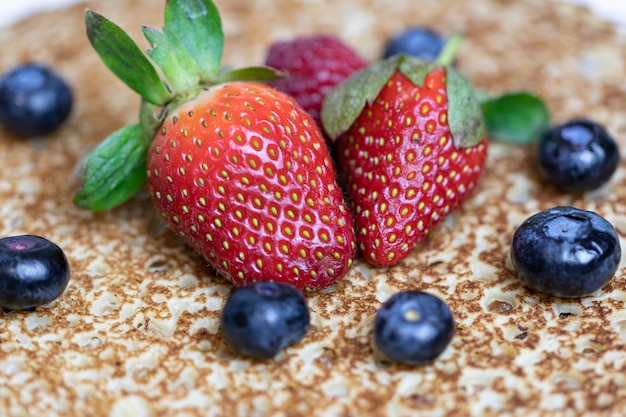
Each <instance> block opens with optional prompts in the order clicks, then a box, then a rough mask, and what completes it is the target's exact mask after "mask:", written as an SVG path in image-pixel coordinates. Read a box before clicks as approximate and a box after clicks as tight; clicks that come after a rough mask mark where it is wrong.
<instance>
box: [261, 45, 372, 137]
mask: <svg viewBox="0 0 626 417" xmlns="http://www.w3.org/2000/svg"><path fill="white" fill-rule="evenodd" d="M265 64H266V65H268V66H270V67H273V68H276V69H279V70H281V71H284V72H287V73H288V75H289V76H288V77H287V78H284V79H279V80H276V81H272V82H271V83H270V85H272V86H273V87H275V88H276V89H277V90H279V91H282V92H284V93H286V94H289V95H290V96H292V97H293V98H294V99H295V100H296V102H297V103H298V104H300V106H302V108H303V109H304V110H306V111H307V112H309V114H310V115H311V116H312V117H313V119H314V120H315V121H316V122H317V123H318V124H319V125H320V126H321V120H320V111H321V108H322V101H323V100H324V97H326V94H327V93H328V91H330V89H331V88H332V87H334V86H335V85H337V84H339V83H340V82H341V81H343V80H344V79H345V78H347V77H348V76H350V75H352V74H353V73H354V72H356V71H358V70H360V69H363V68H365V67H366V66H367V62H366V61H365V60H364V59H363V58H361V57H360V56H359V54H357V52H356V51H354V50H353V49H352V48H351V47H349V46H348V45H346V44H345V43H344V42H342V41H341V40H340V39H339V38H338V37H336V36H333V35H328V34H318V35H309V36H300V37H297V38H294V39H291V40H288V41H279V42H275V43H273V44H272V45H271V46H270V48H269V50H268V53H267V57H266V59H265Z"/></svg>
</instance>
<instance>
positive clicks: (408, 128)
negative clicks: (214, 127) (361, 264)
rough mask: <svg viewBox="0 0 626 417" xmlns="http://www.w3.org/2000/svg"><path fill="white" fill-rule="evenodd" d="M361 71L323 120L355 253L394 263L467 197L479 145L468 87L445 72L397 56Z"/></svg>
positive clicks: (479, 163)
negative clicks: (351, 219) (347, 205)
mask: <svg viewBox="0 0 626 417" xmlns="http://www.w3.org/2000/svg"><path fill="white" fill-rule="evenodd" d="M368 71H369V72H371V74H365V75H364V76H363V78H364V80H362V79H361V78H360V77H355V78H352V79H350V80H349V81H348V82H347V83H342V85H341V86H340V87H338V88H337V89H334V90H333V91H332V92H331V93H330V94H329V96H328V97H327V100H326V101H325V104H324V109H323V113H322V116H323V117H322V120H323V121H324V124H325V128H326V130H327V132H329V134H330V137H331V138H334V137H338V139H337V143H336V157H337V161H338V164H337V165H338V166H339V167H341V169H342V173H341V174H342V179H343V180H344V182H345V186H346V190H347V193H348V197H349V199H350V201H351V203H352V207H353V213H354V216H355V224H356V233H357V239H358V241H359V248H360V250H361V251H362V253H363V255H364V256H365V259H366V260H368V261H369V262H370V263H372V264H374V265H394V264H397V263H398V262H400V260H402V259H403V258H404V257H406V256H407V255H409V254H410V253H411V251H412V250H413V248H414V247H415V245H416V244H417V243H418V242H419V241H421V240H422V239H424V237H425V236H426V234H427V233H428V232H429V231H430V230H431V229H432V228H433V227H434V226H435V225H436V224H437V223H438V222H439V221H441V219H443V218H444V217H446V216H447V215H449V214H450V213H452V212H453V211H454V210H455V209H456V208H457V207H459V206H460V205H461V203H462V202H463V201H464V200H465V199H466V198H467V196H468V195H470V193H471V192H472V190H473V189H474V188H475V187H476V185H477V183H478V180H479V177H480V174H481V172H482V170H483V165H484V163H485V157H486V154H487V141H486V139H485V137H486V136H485V133H484V124H483V119H482V113H481V111H480V106H479V104H478V102H477V101H476V100H475V99H474V98H473V96H472V92H471V87H470V86H469V84H468V83H467V82H466V81H465V80H464V79H462V78H461V76H460V75H458V73H456V71H455V70H454V69H452V68H451V67H449V66H445V67H442V66H439V65H435V64H432V63H424V62H423V61H417V60H415V59H414V58H411V57H408V56H399V57H394V58H390V59H389V60H387V61H382V63H379V64H375V65H374V66H372V67H370V68H369V69H368V70H366V71H365V72H368ZM374 79H376V80H379V81H377V83H376V82H372V80H374ZM362 81H366V82H365V83H363V82H362ZM363 84H365V85H363ZM376 84H378V85H376ZM368 88H369V89H370V90H369V91H366V89H368ZM359 89H364V91H363V93H360V92H359ZM347 91H351V92H347ZM359 94H361V96H360V97H361V103H360V104H361V105H358V106H357V105H355V101H356V100H354V97H355V96H356V97H358V96H359ZM336 115H339V116H336ZM346 115H347V116H349V117H346V118H344V116H346ZM355 115H356V116H355Z"/></svg>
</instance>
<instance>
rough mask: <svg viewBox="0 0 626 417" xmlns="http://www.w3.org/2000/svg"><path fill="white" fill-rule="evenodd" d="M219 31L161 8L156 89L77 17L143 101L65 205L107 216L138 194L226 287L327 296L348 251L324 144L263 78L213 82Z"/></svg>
mask: <svg viewBox="0 0 626 417" xmlns="http://www.w3.org/2000/svg"><path fill="white" fill-rule="evenodd" d="M219 22H220V21H219V15H218V14H217V10H216V9H215V7H214V5H213V3H212V2H211V1H210V0H202V1H200V2H198V1H197V0H171V1H168V2H167V3H166V10H165V28H164V30H163V32H162V33H161V32H158V31H156V30H155V29H152V28H148V27H146V28H144V34H145V36H146V38H147V39H148V41H149V42H150V44H151V47H152V49H150V50H149V51H148V55H149V56H150V57H151V58H152V59H153V60H154V61H155V62H156V63H157V64H158V65H159V67H160V68H161V70H162V72H163V74H164V76H165V79H166V81H163V80H161V79H160V77H159V76H158V73H157V72H156V70H155V68H154V67H153V66H152V63H151V62H150V61H149V60H148V59H147V57H146V56H145V55H143V53H141V51H140V50H139V49H138V47H137V46H136V44H135V43H134V42H133V41H132V40H131V39H130V38H129V37H128V35H126V34H125V33H124V32H123V31H122V30H121V29H120V28H119V27H117V26H115V25H114V24H113V23H112V22H110V21H108V20H107V19H105V18H104V17H102V16H100V15H98V14H96V13H94V12H91V11H88V12H87V28H88V35H89V38H90V40H91V41H92V44H93V46H94V48H95V49H96V51H97V52H98V53H99V55H100V56H101V58H102V59H103V61H104V62H105V63H106V64H107V66H109V68H110V69H112V70H113V72H115V73H116V75H118V76H119V77H120V78H121V79H122V80H123V81H125V82H126V83H127V84H128V85H129V86H130V87H132V88H133V89H135V90H136V91H137V92H139V93H140V94H141V95H142V97H143V99H144V100H143V104H142V109H141V115H140V116H141V117H140V119H141V120H140V123H138V124H135V125H132V126H128V127H126V128H122V129H120V130H119V131H117V132H115V133H113V134H112V135H111V136H110V137H109V138H107V139H106V140H105V141H104V142H103V143H102V144H101V145H100V146H99V147H98V148H97V149H96V150H95V151H94V153H93V155H91V157H90V158H89V160H88V162H87V166H86V172H85V178H84V183H83V188H82V189H81V190H80V191H79V192H78V193H77V195H76V198H75V202H76V204H78V205H81V206H83V207H86V208H90V209H94V210H100V209H106V208H109V207H112V206H115V205H117V204H119V203H121V202H123V201H125V200H126V199H128V198H130V197H131V196H132V195H133V194H134V193H135V192H136V191H137V190H138V189H140V188H141V187H143V186H144V185H145V184H146V183H147V185H148V188H149V190H150V193H151V196H152V199H153V202H154V205H155V206H156V208H157V209H158V211H159V212H160V213H161V215H162V216H163V217H164V218H165V219H166V220H167V222H168V224H169V225H170V227H171V228H172V229H173V230H174V231H175V232H176V233H177V234H178V235H180V236H181V237H182V239H183V240H185V241H186V242H187V243H188V244H189V245H191V246H192V247H193V248H194V249H195V250H197V251H198V253H199V254H201V255H202V256H203V257H204V258H205V259H206V260H207V261H208V262H209V263H210V264H211V265H212V266H213V267H214V268H215V269H216V270H217V271H218V272H219V273H220V274H222V275H223V276H224V277H226V278H228V279H230V280H232V281H233V282H234V283H235V284H243V283H247V282H252V281H270V280H271V281H283V282H289V283H292V284H294V285H296V286H298V287H299V288H320V287H325V286H328V285H330V284H332V283H333V282H335V281H336V280H337V279H339V278H341V277H342V276H343V275H345V274H346V272H347V271H348V269H349V267H350V265H351V262H352V257H353V256H354V253H355V250H356V244H355V237H354V230H353V221H352V217H351V215H350V213H349V211H348V209H347V207H346V206H345V204H344V201H343V196H342V193H341V190H340V189H339V187H338V186H337V184H336V182H335V172H334V168H333V165H332V162H331V159H330V155H329V153H328V149H327V147H326V144H325V142H324V138H323V137H322V134H321V133H320V130H319V128H318V127H317V126H316V124H315V122H314V121H313V120H312V119H311V117H310V116H309V115H308V114H307V113H306V112H305V111H304V110H302V109H301V108H300V107H299V106H298V105H297V104H296V103H295V101H294V100H293V99H292V98H290V97H288V96H287V95H285V94H283V93H280V92H278V91H276V90H275V89H273V88H271V87H268V86H266V85H264V84H260V83H258V82H252V81H249V80H250V79H256V80H259V81H267V80H269V79H273V78H276V77H277V75H276V73H275V71H274V70H270V69H269V68H247V69H241V70H233V71H230V72H220V71H219V70H220V68H219V60H220V58H221V47H222V44H223V35H222V32H221V25H220V23H219ZM207 41H208V42H207ZM129 63H134V66H131V65H129ZM246 80H248V81H246Z"/></svg>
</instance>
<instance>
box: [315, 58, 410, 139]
mask: <svg viewBox="0 0 626 417" xmlns="http://www.w3.org/2000/svg"><path fill="white" fill-rule="evenodd" d="M397 67H398V57H397V56H395V57H391V58H389V59H387V60H383V61H378V62H376V63H374V64H372V65H370V66H369V67H368V68H365V69H363V70H361V71H358V72H356V73H354V74H352V76H350V77H349V78H347V79H346V80H345V81H344V82H342V83H341V84H339V85H338V86H336V87H335V88H333V89H331V90H330V91H329V92H328V94H327V95H326V97H325V98H324V102H323V105H322V114H321V118H322V125H323V126H324V130H325V131H326V133H327V134H328V136H329V137H330V138H331V139H332V140H335V139H337V138H338V137H339V136H340V135H341V134H342V133H343V132H345V131H346V130H348V128H350V126H351V125H352V123H354V121H355V120H356V119H357V118H358V117H359V115H360V114H361V111H362V110H363V109H364V108H365V105H366V104H368V103H371V102H372V101H374V99H376V96H378V93H380V90H382V88H383V87H384V86H385V83H386V82H387V81H389V79H390V78H391V76H392V75H393V73H394V71H395V70H396V68H397Z"/></svg>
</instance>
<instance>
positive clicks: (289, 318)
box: [221, 282, 310, 359]
mask: <svg viewBox="0 0 626 417" xmlns="http://www.w3.org/2000/svg"><path fill="white" fill-rule="evenodd" d="M309 322H310V318H309V308H308V305H307V302H306V299H305V298H304V295H303V294H302V293H301V292H300V291H299V290H298V289H297V288H296V287H294V286H293V285H291V284H285V283H278V282H255V283H252V284H247V285H244V286H242V287H239V288H237V289H235V290H234V291H233V292H232V293H231V295H230V296H229V297H228V300H226V304H224V309H223V310H222V317H221V330H222V335H223V336H224V339H226V341H227V342H228V343H229V344H230V345H231V346H232V348H233V349H234V350H235V351H236V352H237V353H239V354H241V355H244V356H250V357H253V358H258V359H268V358H271V357H273V356H275V355H276V354H277V353H278V352H279V351H280V350H281V349H283V348H285V347H287V346H289V345H292V344H295V343H298V342H299V341H300V340H302V338H303V337H304V335H305V334H306V333H307V332H308V330H309Z"/></svg>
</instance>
